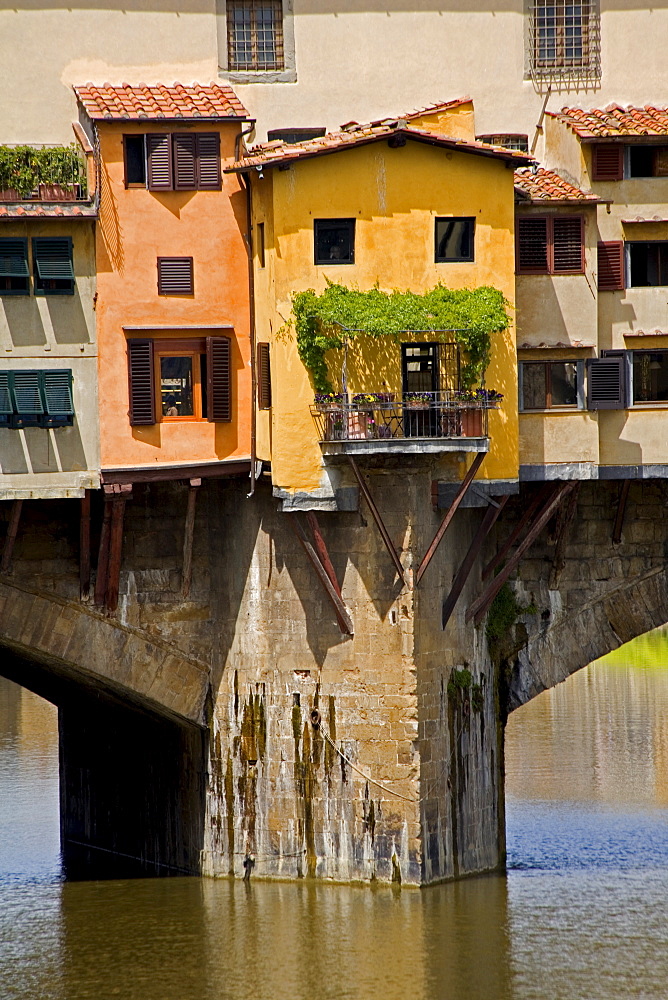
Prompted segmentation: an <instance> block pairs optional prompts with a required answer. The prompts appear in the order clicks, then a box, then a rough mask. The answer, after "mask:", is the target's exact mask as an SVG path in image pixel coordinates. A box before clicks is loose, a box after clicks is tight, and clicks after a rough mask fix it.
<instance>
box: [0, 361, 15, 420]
mask: <svg viewBox="0 0 668 1000" xmlns="http://www.w3.org/2000/svg"><path fill="white" fill-rule="evenodd" d="M13 412H14V407H13V406H12V398H11V396H10V394H9V372H0V427H6V426H7V424H8V423H9V418H10V416H11V415H12V413H13Z"/></svg>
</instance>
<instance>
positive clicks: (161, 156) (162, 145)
mask: <svg viewBox="0 0 668 1000" xmlns="http://www.w3.org/2000/svg"><path fill="white" fill-rule="evenodd" d="M146 162H147V165H148V188H149V191H171V190H172V188H173V183H172V137H171V135H154V134H152V133H151V132H149V134H148V135H147V136H146Z"/></svg>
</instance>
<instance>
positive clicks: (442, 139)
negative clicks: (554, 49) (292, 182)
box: [227, 116, 533, 172]
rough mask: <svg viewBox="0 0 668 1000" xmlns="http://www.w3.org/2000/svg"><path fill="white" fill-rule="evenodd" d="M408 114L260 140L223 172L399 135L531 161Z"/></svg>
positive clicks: (512, 160)
mask: <svg viewBox="0 0 668 1000" xmlns="http://www.w3.org/2000/svg"><path fill="white" fill-rule="evenodd" d="M409 117H411V116H406V117H404V118H386V119H384V120H382V121H376V122H370V123H369V124H367V125H358V124H357V123H356V122H350V123H349V124H348V125H346V126H345V128H343V129H342V130H341V131H339V132H328V133H326V134H325V135H323V136H320V137H319V138H315V139H307V140H305V141H304V142H295V143H287V142H281V141H276V140H275V141H273V142H270V143H261V144H260V145H258V146H253V148H252V149H250V150H249V151H248V153H247V154H246V156H244V157H243V158H242V159H241V160H238V161H237V162H236V163H234V164H232V166H231V167H228V168H227V172H230V171H235V170H248V169H251V168H253V167H255V168H257V167H274V166H279V165H281V164H289V163H294V162H295V161H296V160H305V159H309V158H311V157H313V156H321V155H324V154H326V153H336V152H339V150H343V149H351V148H354V147H355V146H364V145H366V144H367V143H370V142H376V141H378V140H380V139H389V138H391V137H393V136H394V137H396V140H397V144H400V143H401V139H402V138H403V139H413V140H415V141H417V142H424V143H428V144H430V145H434V146H441V147H445V148H446V149H459V150H462V151H464V152H468V153H475V154H478V155H480V156H489V157H493V158H495V159H501V160H505V161H506V162H509V163H515V164H517V165H519V164H527V163H532V162H533V158H532V157H531V156H529V155H528V154H526V153H521V152H518V151H517V150H510V149H505V148H504V147H502V146H491V145H488V144H487V143H482V142H475V141H470V142H469V141H466V140H465V139H457V138H453V137H450V136H443V135H441V134H440V133H437V132H431V131H429V129H424V128H418V127H416V126H412V125H408V124H407V120H408V118H409ZM401 144H403V143H401Z"/></svg>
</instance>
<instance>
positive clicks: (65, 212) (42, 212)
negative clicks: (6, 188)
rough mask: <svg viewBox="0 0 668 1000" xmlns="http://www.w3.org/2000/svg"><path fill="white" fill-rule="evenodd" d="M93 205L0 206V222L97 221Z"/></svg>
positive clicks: (18, 203) (42, 204) (22, 204)
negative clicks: (38, 220)
mask: <svg viewBox="0 0 668 1000" xmlns="http://www.w3.org/2000/svg"><path fill="white" fill-rule="evenodd" d="M97 214H98V212H97V208H96V207H95V206H94V205H56V204H54V205H48V204H45V203H43V202H41V203H39V204H34V205H27V204H25V203H21V202H16V203H9V204H7V205H0V221H1V220H2V219H8V220H9V221H11V220H13V219H14V220H15V219H97Z"/></svg>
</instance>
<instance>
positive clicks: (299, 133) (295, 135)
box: [267, 128, 327, 143]
mask: <svg viewBox="0 0 668 1000" xmlns="http://www.w3.org/2000/svg"><path fill="white" fill-rule="evenodd" d="M326 131H327V129H326V128H272V129H269V131H268V132H267V140H268V141H269V142H275V141H276V140H277V139H278V140H279V141H280V142H288V143H294V142H306V141H307V140H308V139H319V138H320V136H322V135H324V134H325V132H326Z"/></svg>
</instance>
